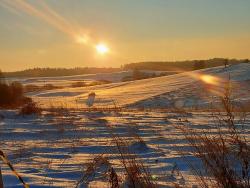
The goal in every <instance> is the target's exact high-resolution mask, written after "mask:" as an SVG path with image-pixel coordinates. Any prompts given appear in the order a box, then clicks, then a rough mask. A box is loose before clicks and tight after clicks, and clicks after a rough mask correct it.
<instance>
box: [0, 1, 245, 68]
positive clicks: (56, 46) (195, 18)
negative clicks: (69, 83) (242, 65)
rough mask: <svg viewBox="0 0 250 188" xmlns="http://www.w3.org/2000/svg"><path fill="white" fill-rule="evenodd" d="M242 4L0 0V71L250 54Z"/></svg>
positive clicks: (242, 57)
mask: <svg viewBox="0 0 250 188" xmlns="http://www.w3.org/2000/svg"><path fill="white" fill-rule="evenodd" d="M249 10H250V1H249V0H60V1H59V0H0V69H1V70H2V71H16V70H23V69H27V68H34V67H66V68H70V67H93V66H96V67H120V66H121V65H122V64H125V63H132V62H141V61H177V60H192V59H209V58H214V57H224V58H239V59H245V58H250V19H249V18H250V11H249ZM100 44H101V45H104V46H105V47H106V48H107V49H108V50H106V51H107V53H100V52H98V51H97V50H96V46H97V45H100Z"/></svg>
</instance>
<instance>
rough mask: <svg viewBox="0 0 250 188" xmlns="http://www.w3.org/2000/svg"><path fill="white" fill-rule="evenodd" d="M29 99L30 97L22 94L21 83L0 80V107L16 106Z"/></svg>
mask: <svg viewBox="0 0 250 188" xmlns="http://www.w3.org/2000/svg"><path fill="white" fill-rule="evenodd" d="M30 101H31V99H30V98H28V97H25V96H24V90H23V86H22V84H21V83H19V82H12V83H11V84H7V83H4V82H0V107H18V106H21V105H23V104H25V103H27V102H30Z"/></svg>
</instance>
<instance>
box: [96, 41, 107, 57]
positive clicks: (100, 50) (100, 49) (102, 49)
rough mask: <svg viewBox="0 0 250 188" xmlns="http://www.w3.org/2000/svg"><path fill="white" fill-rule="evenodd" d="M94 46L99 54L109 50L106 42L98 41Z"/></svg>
mask: <svg viewBox="0 0 250 188" xmlns="http://www.w3.org/2000/svg"><path fill="white" fill-rule="evenodd" d="M95 48H96V51H97V52H98V53H99V54H102V55H103V54H106V53H108V52H109V48H108V47H107V45H106V44H103V43H99V44H97V45H96V46H95Z"/></svg>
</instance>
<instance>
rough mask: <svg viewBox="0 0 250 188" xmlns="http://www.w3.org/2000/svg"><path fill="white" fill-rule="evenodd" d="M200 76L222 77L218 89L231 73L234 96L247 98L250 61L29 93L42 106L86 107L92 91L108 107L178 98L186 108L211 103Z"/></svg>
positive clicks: (144, 105) (169, 104)
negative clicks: (123, 80)
mask: <svg viewBox="0 0 250 188" xmlns="http://www.w3.org/2000/svg"><path fill="white" fill-rule="evenodd" d="M202 75H212V76H214V77H216V78H219V79H221V80H223V82H221V83H220V85H219V87H220V88H221V89H223V88H224V81H226V80H228V77H229V75H230V80H231V81H232V83H234V86H235V87H234V93H235V94H236V96H235V97H236V99H241V100H246V101H249V100H250V94H249V93H250V64H249V63H248V64H238V65H233V66H230V67H227V68H224V67H219V68H210V69H205V70H199V71H193V72H186V73H180V74H175V75H170V76H164V77H158V78H151V79H144V80H137V81H131V82H118V83H112V84H105V85H99V86H91V87H81V88H65V89H58V90H49V91H43V92H38V93H31V94H30V96H31V97H33V98H34V100H35V101H37V102H39V104H41V105H42V106H45V107H50V106H59V107H62V106H64V107H77V108H81V107H86V101H87V98H88V94H89V93H91V92H95V94H96V100H95V105H94V106H96V107H111V106H113V105H114V103H115V104H116V105H119V106H126V107H141V108H156V107H157V108H166V107H172V106H173V105H174V104H175V102H176V101H178V100H182V101H183V105H184V106H187V107H190V106H202V105H208V104H210V103H211V101H212V100H213V98H212V96H214V93H212V92H210V91H209V90H208V89H207V88H206V87H207V85H206V83H204V82H203V81H202V80H201V76H202ZM62 79H65V78H64V77H63V78H62Z"/></svg>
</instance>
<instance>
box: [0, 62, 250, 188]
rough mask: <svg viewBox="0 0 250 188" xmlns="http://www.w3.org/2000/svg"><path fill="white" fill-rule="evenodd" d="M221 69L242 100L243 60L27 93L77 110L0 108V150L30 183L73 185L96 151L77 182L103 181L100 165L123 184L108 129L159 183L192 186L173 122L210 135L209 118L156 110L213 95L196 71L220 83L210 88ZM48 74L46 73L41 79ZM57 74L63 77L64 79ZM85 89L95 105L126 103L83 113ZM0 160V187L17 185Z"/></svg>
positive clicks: (186, 153) (248, 69)
mask: <svg viewBox="0 0 250 188" xmlns="http://www.w3.org/2000/svg"><path fill="white" fill-rule="evenodd" d="M229 73H230V77H231V80H232V82H233V84H234V86H237V87H238V88H240V90H237V94H238V95H235V96H236V99H237V100H238V101H239V102H241V101H244V102H247V101H249V99H250V96H249V93H250V92H247V91H249V86H250V85H249V80H250V64H239V65H234V66H230V67H227V68H223V67H217V68H210V69H205V70H199V71H193V72H187V73H180V74H175V75H170V76H164V77H158V78H151V79H145V80H138V81H131V82H117V83H112V84H105V85H98V86H91V87H82V88H64V89H55V90H51V91H41V92H37V93H32V94H30V96H31V97H32V98H33V99H34V100H35V101H37V102H38V103H39V104H41V105H42V106H44V107H50V105H55V106H56V105H58V107H60V105H64V107H77V108H75V109H62V110H61V111H59V112H58V113H54V112H51V111H46V110H45V111H43V113H42V115H38V116H36V115H31V116H21V115H18V112H17V111H15V110H0V117H1V118H0V144H1V150H3V151H4V153H6V155H7V156H8V158H9V160H10V161H11V163H12V164H13V165H14V167H15V169H16V170H17V172H18V173H19V174H20V175H21V176H22V177H23V178H24V180H25V182H27V183H28V184H29V185H31V187H75V186H76V185H77V183H78V182H79V180H81V178H82V177H84V176H85V175H86V174H87V172H86V169H87V168H88V166H89V164H90V163H91V162H93V160H94V158H96V157H98V156H102V157H103V158H102V161H105V160H107V162H100V164H99V165H98V166H97V168H95V169H93V171H91V173H90V174H89V179H88V181H85V182H82V183H81V186H82V187H84V186H85V187H87V186H89V187H108V183H107V182H108V180H107V171H108V170H109V169H110V166H112V167H113V168H114V170H115V171H116V173H117V174H118V176H119V177H121V181H123V182H126V181H125V180H126V176H125V171H124V168H122V165H121V156H120V154H119V152H118V150H117V147H116V143H115V142H114V135H119V137H120V138H121V139H122V140H123V141H126V142H127V143H128V149H129V150H130V151H131V152H132V153H133V154H135V157H136V160H138V161H141V162H143V163H144V165H145V167H147V168H148V169H149V171H150V173H151V175H152V178H153V179H154V180H155V181H156V183H157V184H158V185H159V186H160V187H167V186H169V187H173V184H174V183H179V184H182V185H183V186H184V187H192V186H193V185H194V187H195V184H196V182H195V177H194V175H193V174H191V173H190V171H189V166H188V164H187V162H186V160H187V159H188V160H189V161H192V162H193V163H194V164H195V165H197V166H199V165H200V161H199V160H197V159H196V158H195V157H193V156H192V155H190V151H191V148H190V146H189V145H188V143H187V141H186V140H185V139H184V135H183V133H182V132H181V131H180V130H178V129H176V125H178V123H180V119H184V120H185V119H187V120H188V121H189V122H190V123H188V124H187V126H189V127H190V128H195V129H197V130H202V131H206V130H207V131H209V134H217V133H216V130H215V129H214V126H213V122H214V116H213V115H212V114H211V113H209V112H205V111H204V112H195V111H190V112H189V113H181V112H179V113H178V112H166V111H163V110H159V109H158V108H166V107H173V106H174V107H176V108H182V107H190V106H193V105H194V104H195V105H196V106H198V107H201V106H203V105H206V104H207V103H208V102H209V100H208V99H209V98H210V96H211V95H215V94H214V93H210V90H205V89H206V83H204V82H203V81H202V80H201V76H203V75H210V76H214V77H216V78H219V79H220V80H222V81H221V82H219V85H218V84H217V83H216V85H214V87H219V88H221V87H222V86H223V83H224V80H225V79H227V78H228V74H229ZM70 78H71V77H70ZM70 78H69V79H70ZM53 79H55V78H47V80H48V81H50V80H53ZM58 79H61V80H67V79H66V78H65V77H64V78H58ZM53 81H54V80H53ZM237 87H236V88H237ZM209 89H211V88H209ZM212 89H213V88H212ZM91 92H94V93H95V103H94V106H96V107H98V106H102V107H103V106H105V107H107V106H114V105H115V104H116V105H121V106H123V107H127V108H131V109H127V111H126V110H125V111H121V112H94V111H93V112H85V111H83V110H82V109H81V107H85V105H86V101H87V99H88V96H89V94H90V93H91ZM207 94H208V96H207ZM239 94H240V95H239ZM243 94H244V95H243ZM237 97H238V98H237ZM135 107H140V108H141V107H143V108H144V107H148V108H150V109H151V111H143V110H139V109H136V110H135V109H134V108H135ZM245 134H246V136H247V138H249V135H250V113H247V114H246V131H245ZM135 138H136V139H135ZM180 151H181V153H180ZM0 164H1V169H2V173H3V180H4V184H5V186H6V187H7V188H12V187H21V184H20V182H19V181H18V180H17V179H16V177H15V176H14V175H13V173H12V172H11V171H10V169H9V168H8V167H7V166H6V165H5V164H3V163H0ZM175 168H177V169H179V171H180V172H181V176H178V175H173V173H172V171H173V169H175ZM177 174H179V173H177ZM182 176H183V177H182Z"/></svg>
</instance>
